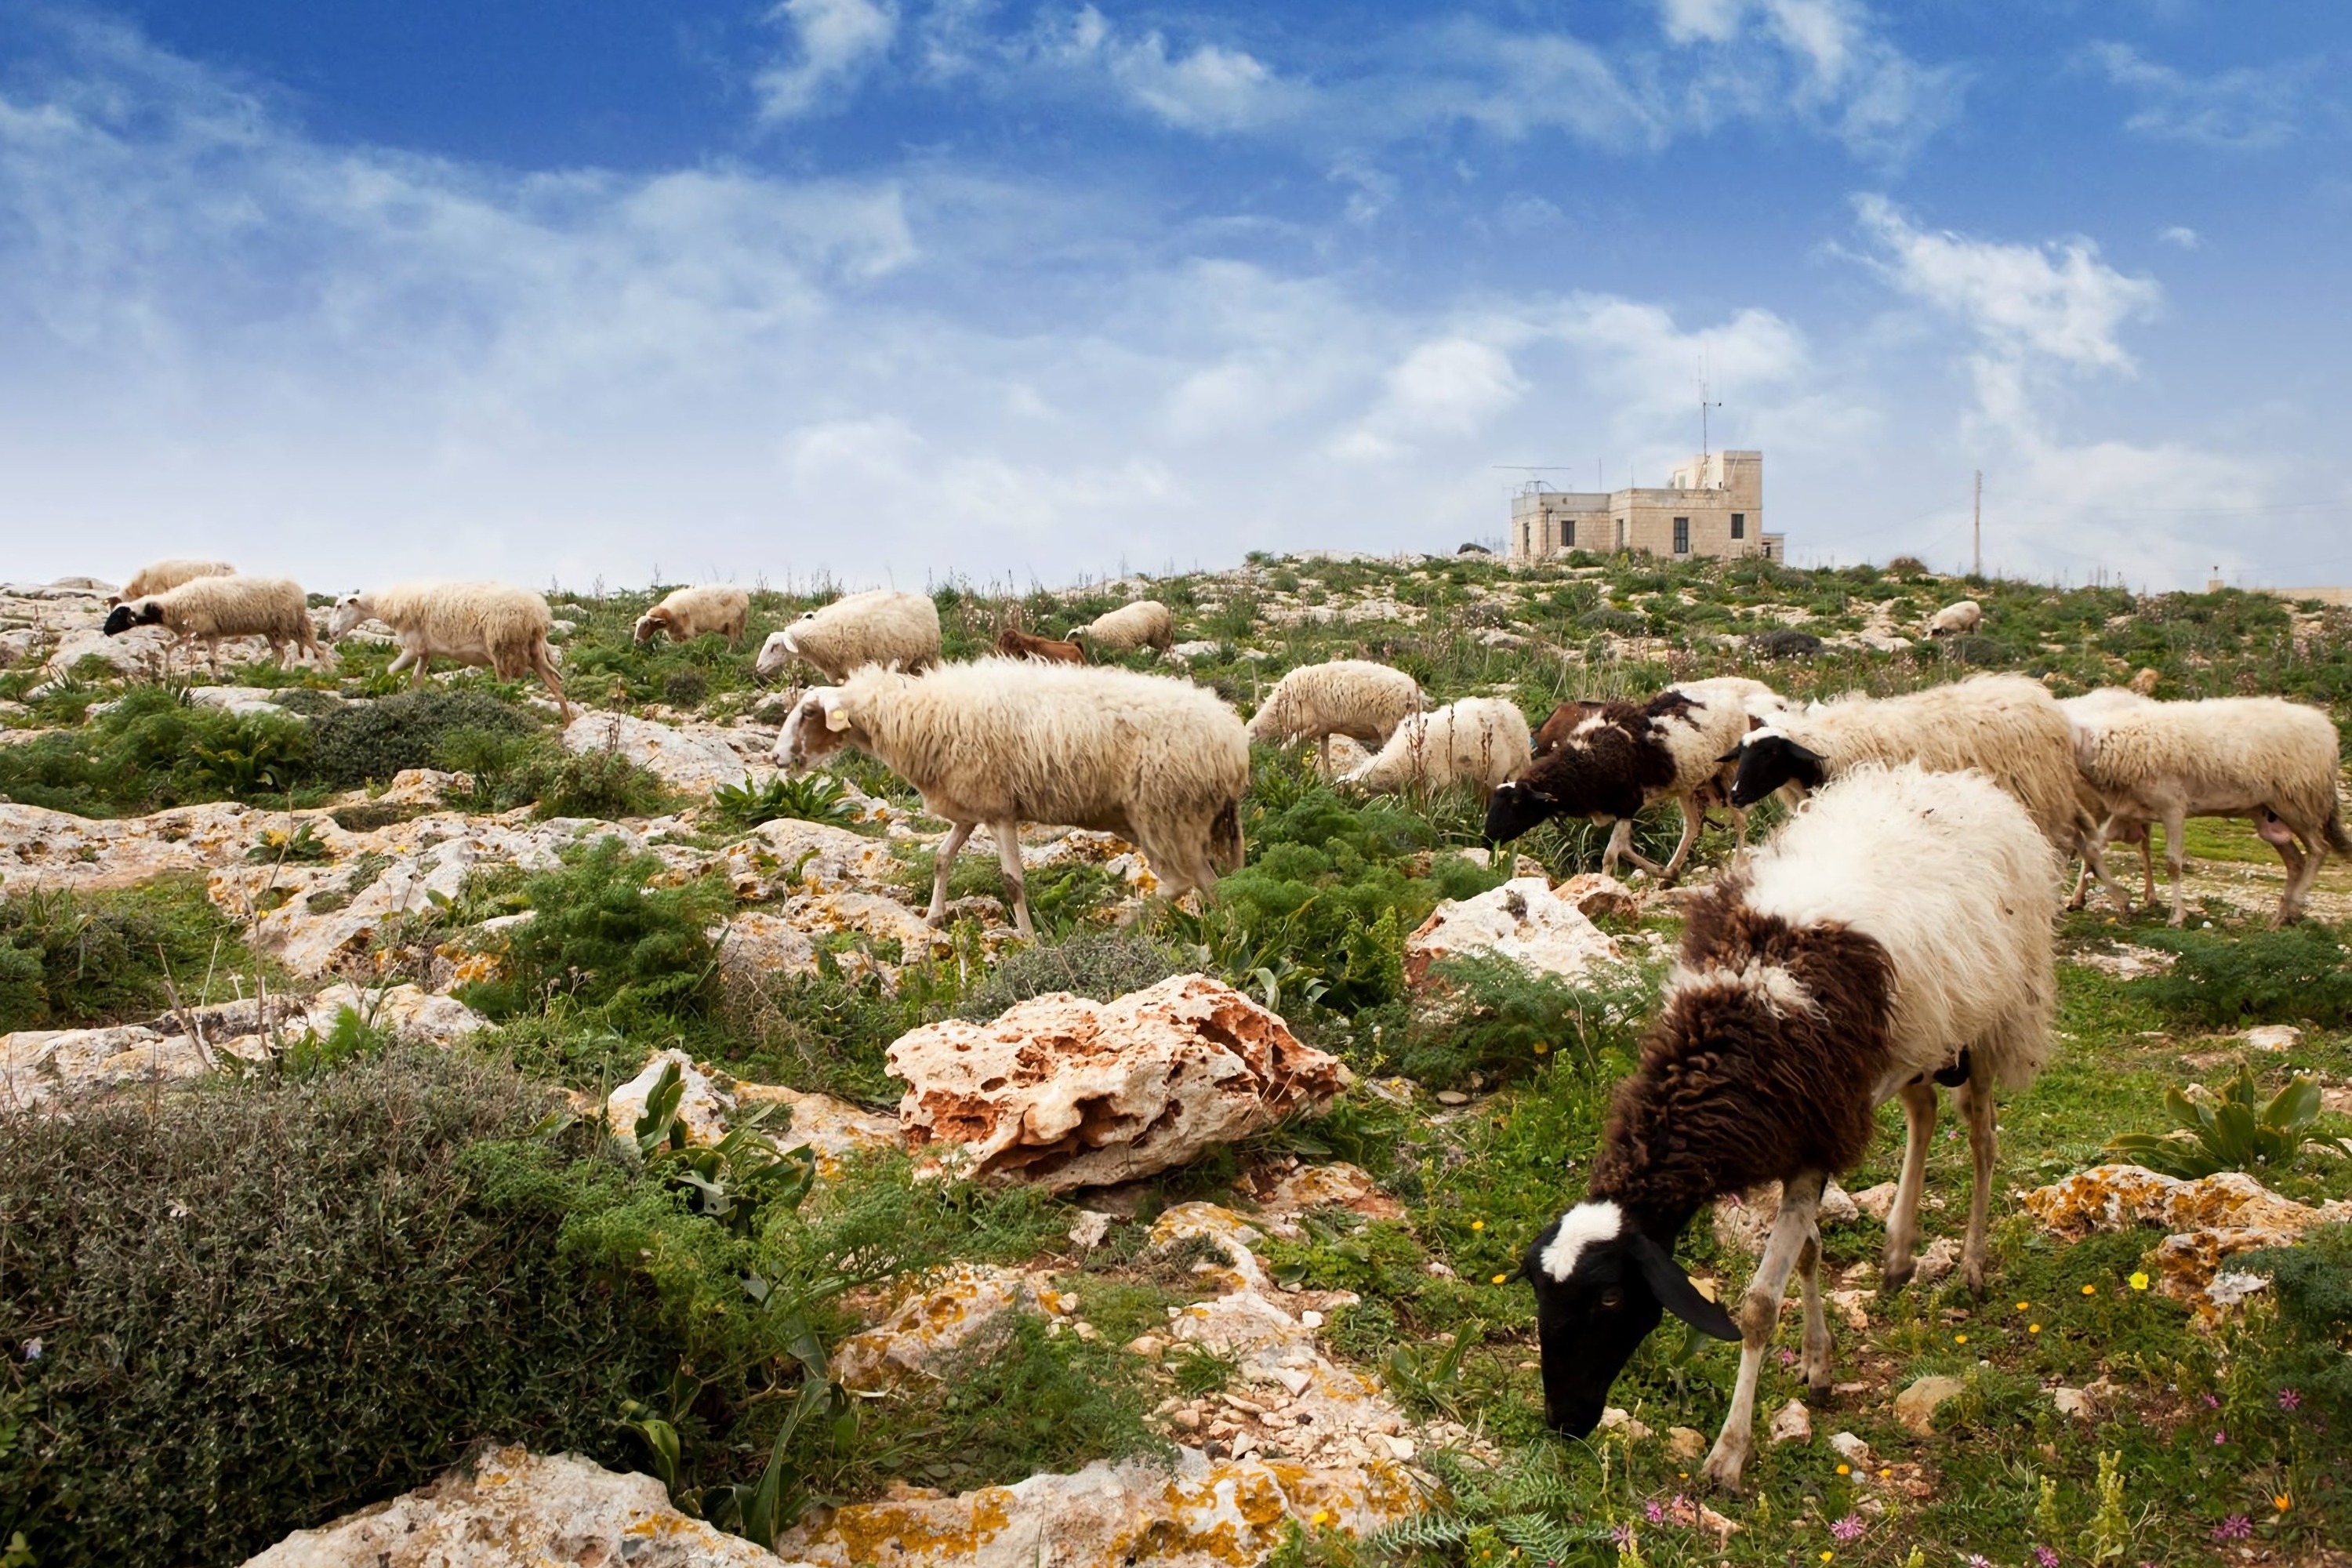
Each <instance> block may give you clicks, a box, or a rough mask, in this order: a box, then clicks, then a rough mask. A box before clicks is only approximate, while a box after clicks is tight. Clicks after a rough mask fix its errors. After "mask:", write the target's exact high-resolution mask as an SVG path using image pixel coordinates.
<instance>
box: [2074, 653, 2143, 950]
mask: <svg viewBox="0 0 2352 1568" xmlns="http://www.w3.org/2000/svg"><path fill="white" fill-rule="evenodd" d="M2140 673H2141V674H2142V675H2153V674H2154V673H2155V672H2154V671H2153V670H2142V671H2141V672H2140ZM2137 679H2138V678H2137V677H2134V680H2135V682H2136V683H2137ZM2146 684H2147V685H2149V686H2150V687H2153V686H2154V684H2155V683H2154V682H2153V681H2149V682H2147V683H2146ZM2148 700H2149V699H2148V694H2147V692H2145V691H2142V690H2140V689H2138V685H2137V684H2135V685H2132V686H2103V687H2100V688H2099V689H2096V690H2094V691H2086V692H2084V693H2083V695H2081V696H2080V697H2064V698H2061V699H2059V701H2058V709H2059V711H2061V712H2063V714H2065V715H2066V722H2067V725H2068V726H2069V727H2070V728H2071V729H2073V731H2074V743H2075V746H2076V748H2077V750H2078V752H2079V749H2080V747H2081V745H2082V738H2083V731H2084V726H2085V725H2086V724H2087V723H2089V722H2091V721H2094V720H2095V718H2096V717H2097V716H2099V715H2102V714H2105V713H2108V712H2112V711H2114V710H2117V709H2122V708H2137V707H2141V706H2144V705H2145V704H2147V701H2148ZM2086 782H2087V781H2086ZM2099 844H2100V848H2101V850H2102V852H2104V851H2105V847H2106V846H2107V845H2110V844H2128V845H2131V846H2134V847H2137V849H2138V850H2139V874H2140V886H2141V891H2140V902H2141V903H2142V904H2143V905H2150V904H2154V903H2155V902H2156V844H2155V841H2154V840H2153V839H2151V838H2150V837H2148V832H2147V820H2146V819H2145V818H2141V817H2127V816H2116V815H2115V814H2114V812H2113V810H2112V809H2110V810H2109V812H2108V815H2107V819H2106V824H2105V826H2103V827H2102V828H2101V829H2100V830H2099ZM2090 882H2091V867H2090V863H2089V862H2088V861H2084V862H2083V865H2082V868H2081V869H2080V870H2079V871H2077V872H2076V873H2075V876H2074V892H2073V893H2072V894H2071V895H2069V896H2068V898H2067V900H2066V907H2067V908H2068V909H2070V910H2079V909H2081V908H2082V907H2083V904H2084V896H2085V894H2086V893H2087V892H2088V890H2089V888H2090Z"/></svg>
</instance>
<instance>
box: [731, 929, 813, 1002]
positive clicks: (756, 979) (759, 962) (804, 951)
mask: <svg viewBox="0 0 2352 1568" xmlns="http://www.w3.org/2000/svg"><path fill="white" fill-rule="evenodd" d="M715 940H716V941H717V942H718V944H719V990H720V991H721V993H723V994H725V996H726V997H727V999H728V1000H729V1001H730V1003H734V1004H736V1005H742V1004H744V1003H747V1002H749V1001H750V1000H751V999H752V998H754V997H757V996H759V995H761V994H765V993H766V992H767V991H768V990H769V988H770V987H772V986H774V985H776V984H781V983H782V982H783V981H786V980H790V979H792V978H793V976H795V975H803V974H814V973H816V972H817V963H816V944H815V943H814V942H811V941H810V940H809V938H808V933H807V932H806V931H802V930H801V929H800V928H799V927H797V926H795V925H793V924H792V923H791V922H790V921H786V920H784V919H783V918H782V917H781V916H778V915H772V914H768V913H766V912H764V911H762V910H748V911H746V912H745V913H743V914H740V915H737V916H736V917H735V918H734V919H732V920H730V921H728V922H727V923H726V924H725V925H723V926H720V927H719V930H718V931H717V932H716V936H715Z"/></svg>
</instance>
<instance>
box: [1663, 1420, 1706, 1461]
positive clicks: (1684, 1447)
mask: <svg viewBox="0 0 2352 1568" xmlns="http://www.w3.org/2000/svg"><path fill="white" fill-rule="evenodd" d="M1666 1455H1667V1457H1668V1458H1675V1459H1679V1460H1681V1461H1682V1462H1683V1463H1684V1464H1686V1465H1687V1464H1689V1463H1691V1462H1692V1461H1693V1460H1696V1459H1698V1458H1704V1457H1705V1455H1706V1433H1704V1432H1702V1431H1700V1430H1699V1429H1698V1428H1697V1427H1696V1426H1669V1427H1667V1428H1666Z"/></svg>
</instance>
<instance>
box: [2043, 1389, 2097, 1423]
mask: <svg viewBox="0 0 2352 1568" xmlns="http://www.w3.org/2000/svg"><path fill="white" fill-rule="evenodd" d="M2050 1403H2051V1404H2052V1405H2055V1406H2057V1409H2058V1414H2059V1415H2068V1416H2072V1417H2073V1418H2074V1419H2075V1420H2077V1421H2089V1420H2092V1419H2094V1418H2095V1417H2096V1416H2097V1415H2098V1413H2099V1412H2098V1406H2097V1405H2096V1403H2095V1401H2093V1399H2092V1398H2091V1396H2090V1395H2089V1394H2086V1393H2084V1391H2083V1390H2081V1389H2079V1388H2065V1387H2059V1388H2053V1389H2052V1390H2051V1391H2050Z"/></svg>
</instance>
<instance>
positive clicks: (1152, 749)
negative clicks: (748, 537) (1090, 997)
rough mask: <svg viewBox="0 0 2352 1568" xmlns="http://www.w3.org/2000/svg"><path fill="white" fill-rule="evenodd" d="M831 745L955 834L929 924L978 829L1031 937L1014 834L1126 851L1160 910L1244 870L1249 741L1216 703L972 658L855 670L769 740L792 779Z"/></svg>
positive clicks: (1171, 685)
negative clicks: (883, 769)
mask: <svg viewBox="0 0 2352 1568" xmlns="http://www.w3.org/2000/svg"><path fill="white" fill-rule="evenodd" d="M843 746H855V747H856V748H857V749H858V750H860V751H863V752H867V753H869V754H870V755H872V756H874V757H876V758H878V759H879V760H880V761H881V762H882V763H884V765H886V766H887V767H888V768H890V769H891V770H892V771H893V772H895V773H898V775H899V777H901V778H903V779H905V780H906V781H907V782H908V784H913V785H914V786H915V787H916V788H917V789H918V790H919V791H921V792H922V795H923V807H924V809H925V810H927V811H929V813H930V814H931V815H933V816H939V817H943V818H945V819H946V820H947V821H948V822H950V823H951V824H952V825H953V831H952V832H950V834H949V835H948V838H947V841H946V842H945V843H944V844H942V845H941V846H940V851H939V859H938V864H937V868H936V869H935V870H934V872H933V876H932V883H931V904H930V910H929V919H930V922H931V923H932V924H933V925H938V924H940V922H941V921H943V920H944V919H945V918H946V912H947V889H948V874H949V872H950V869H951V868H953V865H954V862H955V857H956V852H957V851H958V850H960V849H961V848H962V847H963V845H964V840H965V839H967V838H969V837H971V831H972V829H973V828H975V827H977V826H980V825H981V824H982V823H986V824H987V825H988V828H989V832H990V833H991V835H992V836H993V837H994V838H995V839H996V848H997V855H998V857H999V858H1000V860H1001V861H1002V863H1003V867H1004V880H1005V890H1006V892H1007V893H1008V894H1009V895H1010V896H1011V899H1012V903H1013V922H1014V924H1015V925H1016V926H1017V927H1018V928H1019V929H1020V930H1021V931H1022V932H1023V933H1024V935H1034V927H1033V926H1032V925H1031V924H1030V921H1029V900H1028V893H1027V890H1026V888H1025V886H1024V882H1023V879H1022V875H1021V837H1020V833H1021V824H1022V823H1024V822H1037V823H1050V824H1055V825H1059V826H1071V827H1087V828H1093V829H1096V830H1097V831H1101V832H1106V833H1115V834H1118V836H1119V837H1122V838H1125V839H1127V840H1128V841H1129V842H1130V843H1133V844H1135V845H1138V846H1139V847H1141V848H1142V850H1143V852H1144V854H1145V855H1147V856H1148V857H1150V861H1151V869H1152V871H1153V872H1154V874H1156V875H1157V876H1158V877H1159V879H1160V890H1161V891H1162V892H1164V893H1165V894H1166V895H1167V896H1168V897H1169V898H1171V899H1175V898H1181V896H1183V894H1185V893H1186V892H1188V891H1191V890H1192V889H1202V892H1203V893H1204V894H1205V893H1206V890H1207V889H1209V888H1210V887H1211V886H1212V885H1213V884H1214V882H1215V880H1216V876H1217V873H1218V872H1219V871H1221V870H1227V871H1229V870H1233V869H1235V868H1238V867H1239V866H1240V865H1241V863H1242V826H1241V800H1242V795H1243V793H1244V791H1245V790H1247V789H1248V787H1249V741H1248V738H1247V737H1246V736H1244V734H1243V733H1242V722H1241V720H1240V719H1239V718H1238V717H1237V716H1235V714H1234V710H1232V709H1230V708H1228V707H1226V706H1225V704H1224V703H1223V701H1221V700H1219V699H1218V698H1217V695H1216V694H1215V693H1214V692H1213V691H1208V690H1205V689H1202V688H1201V687H1198V686H1194V685H1192V684H1191V683H1190V682H1187V681H1181V680H1173V679H1168V678H1166V677H1162V676H1152V675H1139V674H1137V673H1135V672H1133V671H1131V670H1124V669H1115V668H1103V667H1099V666H1084V665H1078V666H1073V665H1065V664H1039V663H1034V662H1032V661H1030V660H1026V659H1006V658H986V659H980V660H976V661H975V662H973V663H971V664H952V665H946V666H943V667H941V668H938V669H934V670H930V671H929V672H927V673H925V674H922V675H908V674H905V673H902V672H899V671H896V670H886V669H881V668H866V669H861V670H859V671H857V672H856V674H854V675H852V676H851V677H850V678H849V679H847V680H845V681H844V682H842V683H841V684H840V685H839V686H831V687H820V688H818V689H815V690H813V691H810V692H809V693H807V694H806V695H805V696H804V697H803V698H802V700H801V701H800V703H799V704H798V706H796V707H795V708H794V709H793V711H792V714H791V716H790V717H788V718H787V719H786V720H785V721H784V725H783V730H782V733H781V734H779V735H778V736H777V738H776V750H775V760H776V764H777V765H778V766H779V767H782V768H785V769H787V770H790V771H793V772H798V771H801V770H803V769H806V768H809V767H812V766H814V764H815V763H819V762H821V761H823V760H824V758H825V757H827V756H830V755H831V754H832V753H833V752H836V751H838V750H839V749H840V748H842V747H843Z"/></svg>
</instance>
